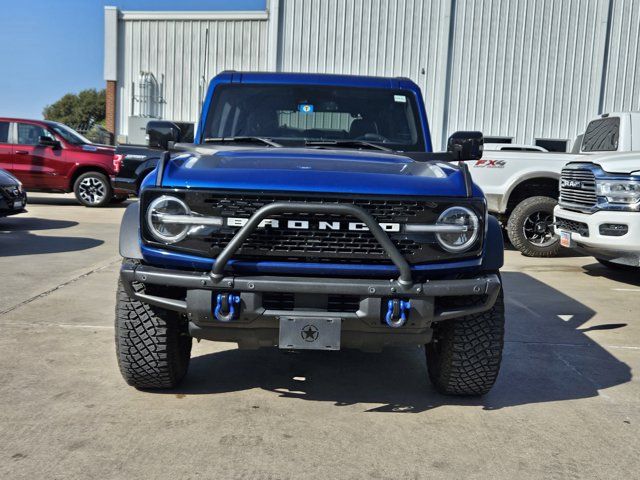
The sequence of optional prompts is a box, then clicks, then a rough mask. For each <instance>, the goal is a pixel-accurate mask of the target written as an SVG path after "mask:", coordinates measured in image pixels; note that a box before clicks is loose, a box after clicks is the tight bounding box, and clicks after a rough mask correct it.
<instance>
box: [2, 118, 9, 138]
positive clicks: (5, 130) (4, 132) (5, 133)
mask: <svg viewBox="0 0 640 480" xmlns="http://www.w3.org/2000/svg"><path fill="white" fill-rule="evenodd" d="M0 143H9V122H0Z"/></svg>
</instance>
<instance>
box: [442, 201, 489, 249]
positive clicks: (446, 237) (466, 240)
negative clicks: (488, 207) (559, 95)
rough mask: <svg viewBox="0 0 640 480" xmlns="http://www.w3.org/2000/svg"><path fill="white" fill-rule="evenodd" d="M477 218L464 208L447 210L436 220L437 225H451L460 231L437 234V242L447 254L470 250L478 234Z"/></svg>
mask: <svg viewBox="0 0 640 480" xmlns="http://www.w3.org/2000/svg"><path fill="white" fill-rule="evenodd" d="M479 223H480V222H479V221H478V216H477V215H476V214H475V213H473V212H472V211H471V210H470V209H468V208H466V207H451V208H447V209H446V210H445V211H444V212H442V214H441V215H440V217H439V218H438V222H437V225H453V226H459V227H465V228H460V231H457V232H456V231H452V232H442V233H437V234H436V238H437V239H438V242H439V243H440V245H441V246H442V248H444V249H445V250H446V251H448V252H452V253H457V252H463V251H464V250H467V249H468V248H470V247H471V246H472V245H473V244H474V242H475V241H476V239H477V238H478V234H479V228H480V227H479Z"/></svg>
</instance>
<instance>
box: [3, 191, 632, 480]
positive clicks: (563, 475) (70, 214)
mask: <svg viewBox="0 0 640 480" xmlns="http://www.w3.org/2000/svg"><path fill="white" fill-rule="evenodd" d="M31 200H32V204H31V205H30V206H29V213H28V214H26V215H20V216H16V217H11V218H5V219H0V272H1V278H2V284H1V286H0V332H1V334H0V478H2V479H14V478H15V479H34V478H47V479H51V478H60V479H62V478H99V479H124V478H127V479H129V478H225V479H234V478H255V479H263V478H273V479H281V478H282V479H288V478H291V479H294V478H295V479H298V478H348V479H361V478H373V479H386V478H389V479H396V478H411V479H421V478H488V477H491V478H558V479H567V478H637V476H638V472H639V471H640V459H639V458H638V445H640V385H639V382H638V377H637V375H635V374H634V372H637V371H638V368H640V318H639V315H638V312H639V310H640V300H639V299H640V279H639V278H638V276H637V275H634V274H626V273H625V274H621V273H615V272H611V271H608V270H606V269H605V268H603V267H601V266H600V265H599V264H598V263H597V262H595V260H594V259H593V258H591V257H571V256H566V257H562V258H556V259H530V258H525V257H523V256H521V255H520V254H519V253H518V252H515V251H507V252H506V265H505V268H504V270H503V279H504V284H505V300H506V306H507V341H506V345H505V354H504V359H503V366H502V370H501V373H500V377H499V379H498V382H497V384H496V385H495V387H494V389H493V390H492V391H491V392H490V393H489V394H488V395H486V396H485V397H483V398H480V399H460V398H455V397H445V396H442V395H439V394H437V393H436V392H435V391H434V390H433V388H432V387H431V386H430V384H429V383H428V380H427V373H426V368H425V364H424V352H423V351H422V350H421V349H390V350H387V351H385V352H384V353H382V354H367V353H360V352H356V351H340V352H318V353H315V352H309V353H300V354H285V353H282V352H280V351H278V350H277V349H262V350H258V351H239V350H237V349H236V347H235V345H232V344H225V343H211V342H202V343H194V349H193V352H192V363H191V367H190V370H189V373H188V375H187V378H186V380H185V382H184V383H183V384H182V386H181V387H180V388H179V389H177V390H175V391H163V392H155V393H150V392H140V391H137V390H135V389H133V388H131V387H129V386H127V385H126V384H125V383H124V381H123V380H122V378H121V377H120V374H119V372H118V368H117V365H116V359H115V352H114V342H113V336H114V331H113V318H114V307H115V289H116V281H117V274H118V268H119V257H118V254H117V238H118V230H119V220H120V218H121V216H122V213H123V212H124V207H123V206H117V207H113V208H106V209H86V208H83V207H80V206H79V205H77V204H76V203H75V201H74V200H73V199H72V197H70V196H68V195H67V196H54V195H39V194H33V195H31ZM125 206H126V205H125Z"/></svg>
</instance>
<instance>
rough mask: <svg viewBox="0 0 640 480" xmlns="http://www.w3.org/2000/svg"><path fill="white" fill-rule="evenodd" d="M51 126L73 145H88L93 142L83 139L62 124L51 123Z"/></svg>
mask: <svg viewBox="0 0 640 480" xmlns="http://www.w3.org/2000/svg"><path fill="white" fill-rule="evenodd" d="M50 126H51V128H52V129H53V131H54V132H56V133H57V134H58V135H60V136H61V137H62V138H64V140H65V141H66V142H68V143H71V144H73V145H88V144H90V143H91V140H89V139H88V138H85V137H83V136H82V135H80V134H79V133H78V132H76V131H75V130H74V129H72V128H70V127H67V126H66V125H63V124H62V123H51V124H50Z"/></svg>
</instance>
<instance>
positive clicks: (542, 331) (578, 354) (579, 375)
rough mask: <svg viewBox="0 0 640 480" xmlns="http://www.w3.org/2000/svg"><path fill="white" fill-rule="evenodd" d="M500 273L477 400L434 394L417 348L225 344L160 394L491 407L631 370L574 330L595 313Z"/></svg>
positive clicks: (590, 391) (582, 387)
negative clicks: (492, 364)
mask: <svg viewBox="0 0 640 480" xmlns="http://www.w3.org/2000/svg"><path fill="white" fill-rule="evenodd" d="M503 279H504V282H505V291H506V293H505V298H506V299H507V341H506V344H505V350H504V358H503V363H502V370H501V373H500V376H499V378H498V381H497V383H496V385H495V387H494V388H493V390H492V391H491V392H490V393H489V394H488V395H486V396H484V397H481V398H460V397H447V396H443V395H440V394H438V393H437V392H436V391H435V390H434V389H433V387H432V386H431V385H430V384H429V381H428V377H427V369H426V365H425V359H424V350H423V349H422V348H397V349H388V350H386V351H384V352H383V353H380V354H372V353H363V352H359V351H353V350H344V351H340V352H294V353H285V352H282V351H279V350H278V349H275V348H270V349H260V350H257V351H251V350H249V351H241V350H237V349H234V350H227V351H223V352H218V353H212V354H208V355H202V356H199V357H194V358H193V359H192V360H191V362H192V363H191V366H190V369H189V373H188V374H187V377H186V379H185V381H184V383H183V384H182V386H181V387H179V388H178V389H174V390H171V391H164V392H160V393H165V394H179V395H198V394H213V393H223V392H235V391H241V390H248V389H252V388H262V389H265V390H269V391H273V392H276V393H278V394H279V395H281V396H283V397H292V398H297V399H300V400H307V401H316V402H331V403H333V404H335V405H336V406H344V405H356V404H382V405H381V406H377V407H370V406H368V405H364V406H363V407H364V410H365V411H369V412H404V413H409V412H414V413H418V412H423V411H426V410H430V409H432V408H436V407H438V406H441V405H477V406H482V407H483V408H484V409H486V410H493V409H500V408H503V407H510V406H516V405H525V404H532V403H541V402H552V401H560V400H572V399H579V398H588V397H595V396H597V395H598V391H599V390H601V389H605V388H609V387H613V386H616V385H620V384H623V383H626V382H628V381H630V379H631V371H630V368H629V366H628V365H627V364H625V363H623V362H621V361H620V360H618V359H617V358H615V357H614V356H612V355H611V354H610V353H609V352H608V351H606V350H605V349H604V348H602V347H601V346H600V345H599V344H598V343H596V342H595V341H593V340H592V339H591V338H589V336H587V335H585V333H584V332H585V331H586V330H589V329H585V330H584V331H581V330H580V329H579V327H580V326H581V325H582V324H584V323H585V322H586V321H588V320H589V319H590V318H592V317H593V315H594V314H595V312H594V311H593V310H591V309H590V308H588V307H587V306H585V305H583V304H581V303H580V302H577V301H576V300H574V299H573V298H571V297H568V296H566V295H564V294H563V293H561V292H559V291H558V290H555V289H553V288H551V287H549V286H548V285H546V284H544V283H542V282H539V281H537V280H535V279H533V278H532V277H530V276H528V275H526V274H523V273H515V272H513V273H511V272H506V273H503ZM560 316H562V317H560ZM614 327H615V328H623V327H624V325H616V326H614ZM614 327H611V328H614Z"/></svg>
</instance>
